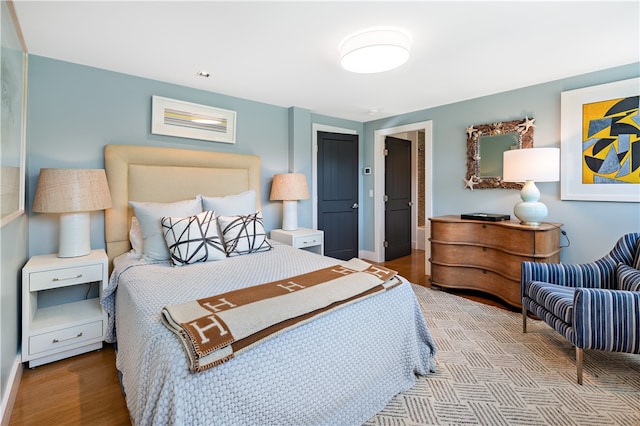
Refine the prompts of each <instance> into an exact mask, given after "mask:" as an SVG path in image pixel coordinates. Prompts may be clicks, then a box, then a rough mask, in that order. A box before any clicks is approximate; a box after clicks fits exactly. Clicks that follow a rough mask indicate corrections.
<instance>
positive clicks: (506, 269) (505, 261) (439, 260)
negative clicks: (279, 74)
mask: <svg viewBox="0 0 640 426" xmlns="http://www.w3.org/2000/svg"><path fill="white" fill-rule="evenodd" d="M525 260H527V261H533V260H534V258H533V257H531V256H529V257H527V256H517V255H512V254H509V253H506V252H504V251H502V250H497V249H493V248H488V247H480V246H466V245H457V244H437V243H433V244H431V262H432V263H433V264H440V265H444V266H466V267H473V268H480V269H489V270H491V271H493V272H497V273H499V274H502V275H504V276H505V277H507V278H510V279H512V280H519V279H520V265H521V264H522V262H523V261H525Z"/></svg>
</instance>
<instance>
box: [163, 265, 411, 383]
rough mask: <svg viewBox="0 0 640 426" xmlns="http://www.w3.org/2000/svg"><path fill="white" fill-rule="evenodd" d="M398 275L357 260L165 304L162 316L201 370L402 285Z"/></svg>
mask: <svg viewBox="0 0 640 426" xmlns="http://www.w3.org/2000/svg"><path fill="white" fill-rule="evenodd" d="M396 275H397V273H396V272H395V271H392V270H390V269H387V268H384V267H382V266H377V265H372V264H370V263H367V262H365V261H363V260H360V259H355V258H354V259H351V260H349V261H348V262H344V263H342V264H340V265H336V266H331V267H328V268H324V269H319V270H317V271H314V272H310V273H306V274H302V275H297V276H294V277H290V278H286V279H283V280H279V281H274V282H270V283H266V284H261V285H258V286H254V287H248V288H245V289H240V290H234V291H231V292H228V293H224V294H219V295H216V296H212V297H207V298H204V299H198V300H194V301H191V302H187V303H182V304H177V305H170V306H165V307H164V308H163V309H162V317H161V318H162V320H163V323H164V324H165V325H166V326H167V327H168V328H169V329H170V330H171V331H173V332H174V333H175V334H176V335H177V336H178V338H179V339H180V342H181V343H182V346H183V347H184V349H185V353H186V355H187V362H188V365H189V369H190V370H191V371H192V372H200V371H204V370H207V369H209V368H211V367H214V366H216V365H219V364H220V363H222V362H225V361H228V360H230V359H232V358H233V357H234V354H237V353H239V352H241V351H242V350H245V349H248V348H249V347H251V346H252V345H255V344H257V343H259V342H260V341H262V340H264V339H268V338H270V337H273V336H275V335H276V334H277V333H280V332H283V331H285V330H287V329H289V328H292V327H296V326H299V325H301V324H304V323H305V322H307V321H310V320H312V319H313V318H315V317H317V316H319V315H322V314H326V313H328V312H330V311H331V310H333V309H337V308H339V307H341V306H345V305H347V304H350V303H353V302H355V301H357V300H360V299H362V298H365V297H368V296H372V295H374V294H376V293H378V292H381V291H384V290H387V289H390V288H392V287H394V286H396V285H398V284H400V280H399V279H398V277H396Z"/></svg>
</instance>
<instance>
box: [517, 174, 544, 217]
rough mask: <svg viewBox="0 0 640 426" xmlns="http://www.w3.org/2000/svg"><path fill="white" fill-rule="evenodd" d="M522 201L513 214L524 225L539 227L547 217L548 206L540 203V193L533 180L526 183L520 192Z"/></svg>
mask: <svg viewBox="0 0 640 426" xmlns="http://www.w3.org/2000/svg"><path fill="white" fill-rule="evenodd" d="M520 198H522V201H521V202H519V203H518V204H516V205H515V207H514V208H513V214H515V215H516V217H517V218H518V219H520V223H522V224H523V225H530V226H538V225H540V224H541V223H542V219H544V218H545V217H547V213H549V211H548V210H547V206H545V205H544V204H543V203H541V202H539V201H538V200H539V199H540V191H539V190H538V187H537V186H536V184H535V183H534V182H533V181H532V180H528V181H526V183H525V184H524V186H523V187H522V190H521V191H520Z"/></svg>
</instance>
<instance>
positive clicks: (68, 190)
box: [33, 169, 111, 257]
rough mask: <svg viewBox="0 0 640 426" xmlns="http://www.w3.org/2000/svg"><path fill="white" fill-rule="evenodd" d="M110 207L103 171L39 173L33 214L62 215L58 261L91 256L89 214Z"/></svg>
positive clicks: (55, 170) (52, 170)
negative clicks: (59, 259) (61, 258)
mask: <svg viewBox="0 0 640 426" xmlns="http://www.w3.org/2000/svg"><path fill="white" fill-rule="evenodd" d="M109 207H111V194H110V193H109V185H108V184H107V176H106V174H105V172H104V170H102V169H40V178H39V179H38V186H37V187H36V195H35V197H34V200H33V211H34V212H41V213H60V236H59V243H58V257H78V256H86V255H87V254H89V253H90V252H91V228H90V218H89V212H90V211H93V210H103V209H108V208H109Z"/></svg>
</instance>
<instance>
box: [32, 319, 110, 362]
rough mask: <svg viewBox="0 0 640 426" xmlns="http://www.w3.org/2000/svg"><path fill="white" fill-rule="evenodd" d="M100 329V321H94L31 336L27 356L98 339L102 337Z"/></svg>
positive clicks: (101, 324) (101, 325)
mask: <svg viewBox="0 0 640 426" xmlns="http://www.w3.org/2000/svg"><path fill="white" fill-rule="evenodd" d="M102 327H103V323H102V321H94V322H90V323H88V324H82V325H78V326H75V327H69V328H64V329H60V330H56V331H51V332H49V333H44V334H38V335H35V336H31V337H29V355H34V354H37V353H40V352H46V351H49V350H53V349H58V348H64V347H65V346H71V345H77V344H80V343H83V342H86V341H89V340H93V339H99V338H101V337H102V329H103V328H102Z"/></svg>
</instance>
